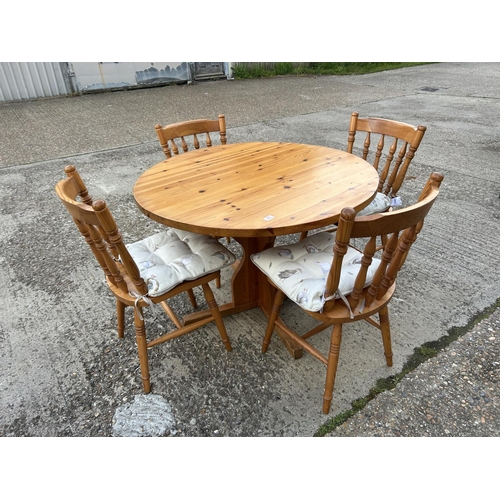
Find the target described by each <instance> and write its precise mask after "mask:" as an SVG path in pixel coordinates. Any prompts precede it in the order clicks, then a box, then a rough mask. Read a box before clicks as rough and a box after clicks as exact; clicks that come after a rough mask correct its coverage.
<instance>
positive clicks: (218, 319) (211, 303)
mask: <svg viewBox="0 0 500 500" xmlns="http://www.w3.org/2000/svg"><path fill="white" fill-rule="evenodd" d="M201 286H202V288H203V293H204V294H205V300H206V301H207V304H208V307H209V308H210V312H211V313H212V316H213V318H214V320H215V324H216V325H217V329H218V330H219V334H220V337H221V339H222V342H223V343H224V346H225V348H226V351H229V352H231V351H232V350H233V348H232V347H231V342H230V341H229V337H228V336H227V332H226V327H225V326H224V322H223V321H222V315H221V313H220V310H219V308H218V306H217V302H215V297H214V294H213V292H212V289H211V288H210V286H209V284H208V283H203V284H202V285H201Z"/></svg>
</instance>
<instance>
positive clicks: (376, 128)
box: [347, 112, 427, 197]
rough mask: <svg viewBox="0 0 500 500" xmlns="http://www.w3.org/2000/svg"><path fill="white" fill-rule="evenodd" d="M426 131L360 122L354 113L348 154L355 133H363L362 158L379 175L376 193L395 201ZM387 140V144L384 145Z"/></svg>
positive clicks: (382, 122)
mask: <svg viewBox="0 0 500 500" xmlns="http://www.w3.org/2000/svg"><path fill="white" fill-rule="evenodd" d="M426 130H427V128H426V127H424V126H423V125H419V126H418V127H414V126H413V125H408V124H407V123H402V122H396V121H393V120H386V119H383V118H359V113H356V112H354V113H352V115H351V121H350V123H349V135H348V138H347V152H348V153H352V150H353V145H354V140H355V137H356V132H366V136H365V140H364V143H363V153H362V157H363V159H364V160H366V161H368V162H370V163H372V165H373V166H374V168H375V170H377V172H378V173H379V177H380V180H379V186H378V189H377V191H379V192H380V193H383V194H386V195H389V196H391V197H394V196H396V195H397V192H398V191H399V188H400V187H401V184H402V183H403V181H404V178H405V175H406V172H407V170H408V167H409V165H410V163H411V161H412V160H413V157H414V156H415V152H416V151H417V149H418V147H419V145H420V142H421V141H422V138H423V137H424V134H425V131H426ZM372 134H375V135H376V137H377V138H378V140H377V139H376V138H373V137H372ZM386 138H389V140H388V141H386ZM391 139H392V140H391ZM398 146H399V149H398ZM370 147H372V149H370ZM382 156H384V158H383V159H382V163H383V166H382V163H381V158H382ZM384 160H385V161H384Z"/></svg>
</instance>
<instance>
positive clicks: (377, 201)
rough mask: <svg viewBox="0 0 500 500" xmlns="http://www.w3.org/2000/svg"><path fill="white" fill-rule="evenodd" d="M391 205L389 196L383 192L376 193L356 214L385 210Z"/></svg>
mask: <svg viewBox="0 0 500 500" xmlns="http://www.w3.org/2000/svg"><path fill="white" fill-rule="evenodd" d="M390 206H391V198H390V197H389V196H387V195H386V194H383V193H377V195H376V196H375V198H373V200H372V201H371V203H370V204H369V205H368V206H367V207H365V208H363V210H360V211H359V212H358V213H357V214H356V215H358V216H362V215H373V214H379V213H382V212H385V211H386V210H387V209H388V208H389V207H390Z"/></svg>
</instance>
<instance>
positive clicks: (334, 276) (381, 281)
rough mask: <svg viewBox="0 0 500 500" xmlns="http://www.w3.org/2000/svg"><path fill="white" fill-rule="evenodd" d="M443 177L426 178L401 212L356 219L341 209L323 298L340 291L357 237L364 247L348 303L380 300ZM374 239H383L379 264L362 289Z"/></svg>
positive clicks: (328, 307)
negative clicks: (414, 200)
mask: <svg viewBox="0 0 500 500" xmlns="http://www.w3.org/2000/svg"><path fill="white" fill-rule="evenodd" d="M442 180H443V175H441V174H439V173H433V174H431V176H430V177H429V179H428V181H427V183H426V185H425V186H424V188H423V190H422V193H421V195H420V197H419V200H418V201H417V203H415V204H414V205H412V206H409V207H407V208H403V209H401V210H396V211H393V212H385V213H381V214H376V215H369V216H365V217H356V212H355V211H354V209H352V208H344V209H343V210H342V213H341V215H340V220H339V224H338V228H337V231H336V239H335V244H334V246H333V250H334V257H333V262H332V266H331V268H330V271H329V274H328V278H327V284H326V291H325V297H332V296H333V294H334V292H336V291H337V289H338V288H339V282H340V276H341V271H342V260H343V257H344V255H345V254H346V252H347V249H348V246H349V242H350V241H351V238H356V242H357V241H358V240H357V239H358V238H360V239H362V240H361V241H363V242H364V243H365V244H364V248H362V249H361V248H358V250H360V251H361V252H362V254H363V255H362V256H361V257H360V259H359V262H358V264H360V266H359V271H358V272H357V276H356V278H355V282H354V289H353V291H352V292H351V294H350V296H349V298H348V300H349V305H350V307H351V309H352V310H354V308H355V307H356V306H357V305H358V304H359V302H360V300H361V299H362V298H363V299H364V300H365V305H366V306H369V305H370V304H371V303H372V302H373V301H374V300H375V299H378V300H379V299H381V298H382V297H383V296H384V295H385V293H386V292H387V290H388V289H389V288H390V287H391V286H392V285H393V283H394V281H395V279H396V276H397V274H398V272H399V270H400V269H401V267H402V265H403V264H404V262H405V260H406V258H407V255H408V252H409V250H410V247H411V246H412V245H413V243H414V242H415V240H416V239H417V236H418V234H419V233H420V231H421V229H422V226H423V223H424V218H425V216H426V215H427V213H428V212H429V210H430V209H431V207H432V205H433V203H434V201H435V200H436V197H437V195H438V194H439V186H440V185H441V182H442ZM377 237H384V238H386V244H385V246H384V248H383V249H382V255H381V256H380V263H379V265H378V267H377V269H376V271H375V274H374V276H373V279H372V283H371V285H370V286H369V287H367V288H365V283H366V277H367V272H368V268H369V267H370V265H371V264H372V260H373V257H374V254H375V252H376V249H377V244H376V242H377ZM333 305H334V300H330V301H328V302H326V304H325V307H324V310H325V311H328V310H331V309H332V308H333Z"/></svg>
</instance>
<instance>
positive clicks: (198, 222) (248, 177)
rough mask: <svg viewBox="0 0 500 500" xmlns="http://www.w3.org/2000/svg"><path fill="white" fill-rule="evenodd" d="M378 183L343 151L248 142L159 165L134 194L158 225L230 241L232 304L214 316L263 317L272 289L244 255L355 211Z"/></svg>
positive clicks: (364, 164)
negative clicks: (233, 251)
mask: <svg viewBox="0 0 500 500" xmlns="http://www.w3.org/2000/svg"><path fill="white" fill-rule="evenodd" d="M378 183H379V176H378V173H377V171H376V170H375V169H374V167H373V166H372V165H370V164H369V163H368V162H366V161H364V160H363V159H361V158H359V157H357V156H355V155H352V154H349V153H346V152H345V151H341V150H338V149H333V148H329V147H325V146H317V145H311V144H296V143H285V142H248V143H235V144H228V145H225V146H212V147H209V148H204V149H197V150H192V151H189V152H187V153H183V154H179V155H177V156H174V157H172V158H169V159H166V160H164V161H162V162H160V163H158V164H157V165H154V166H153V167H151V168H149V169H148V170H147V171H146V172H144V173H143V174H142V175H141V176H140V177H139V179H138V180H137V182H136V184H135V186H134V189H133V194H134V198H135V200H136V203H137V205H138V206H139V208H140V210H141V211H142V212H143V213H144V214H145V215H147V216H148V217H150V218H151V219H153V220H155V221H157V222H159V223H161V224H164V225H166V226H171V227H174V228H178V229H183V230H186V231H191V232H195V233H202V234H210V235H213V236H217V237H222V236H226V237H227V236H229V237H232V238H234V239H235V240H236V241H237V242H238V243H239V244H240V245H241V246H242V249H243V257H242V259H241V261H240V262H239V265H238V267H237V268H236V269H235V270H234V273H233V277H232V280H231V290H232V302H231V303H229V304H224V305H221V306H220V308H221V313H222V314H223V315H227V314H232V313H235V312H240V311H244V310H246V309H250V308H252V307H257V306H259V307H260V308H261V309H262V310H263V311H264V312H265V313H266V314H269V311H270V309H271V304H272V292H271V288H270V286H269V284H268V283H267V279H266V278H265V276H263V275H261V273H259V272H258V270H257V268H256V267H255V266H254V265H253V264H252V263H251V261H250V255H251V254H253V253H257V252H260V251H262V250H264V249H266V248H269V247H270V246H272V245H273V244H274V239H275V238H276V236H280V235H286V234H294V233H301V232H303V231H310V230H312V229H318V228H321V227H325V226H329V225H331V224H334V223H336V222H337V221H338V218H339V215H340V212H341V210H342V209H343V208H345V207H352V208H354V209H355V210H356V211H359V210H361V209H362V208H364V207H366V206H367V205H368V204H369V203H370V202H371V201H372V199H373V198H374V197H375V194H376V191H377V187H378ZM198 314H201V313H195V314H194V315H191V316H192V317H194V316H196V315H198ZM186 320H187V321H189V318H186ZM295 356H297V353H295Z"/></svg>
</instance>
